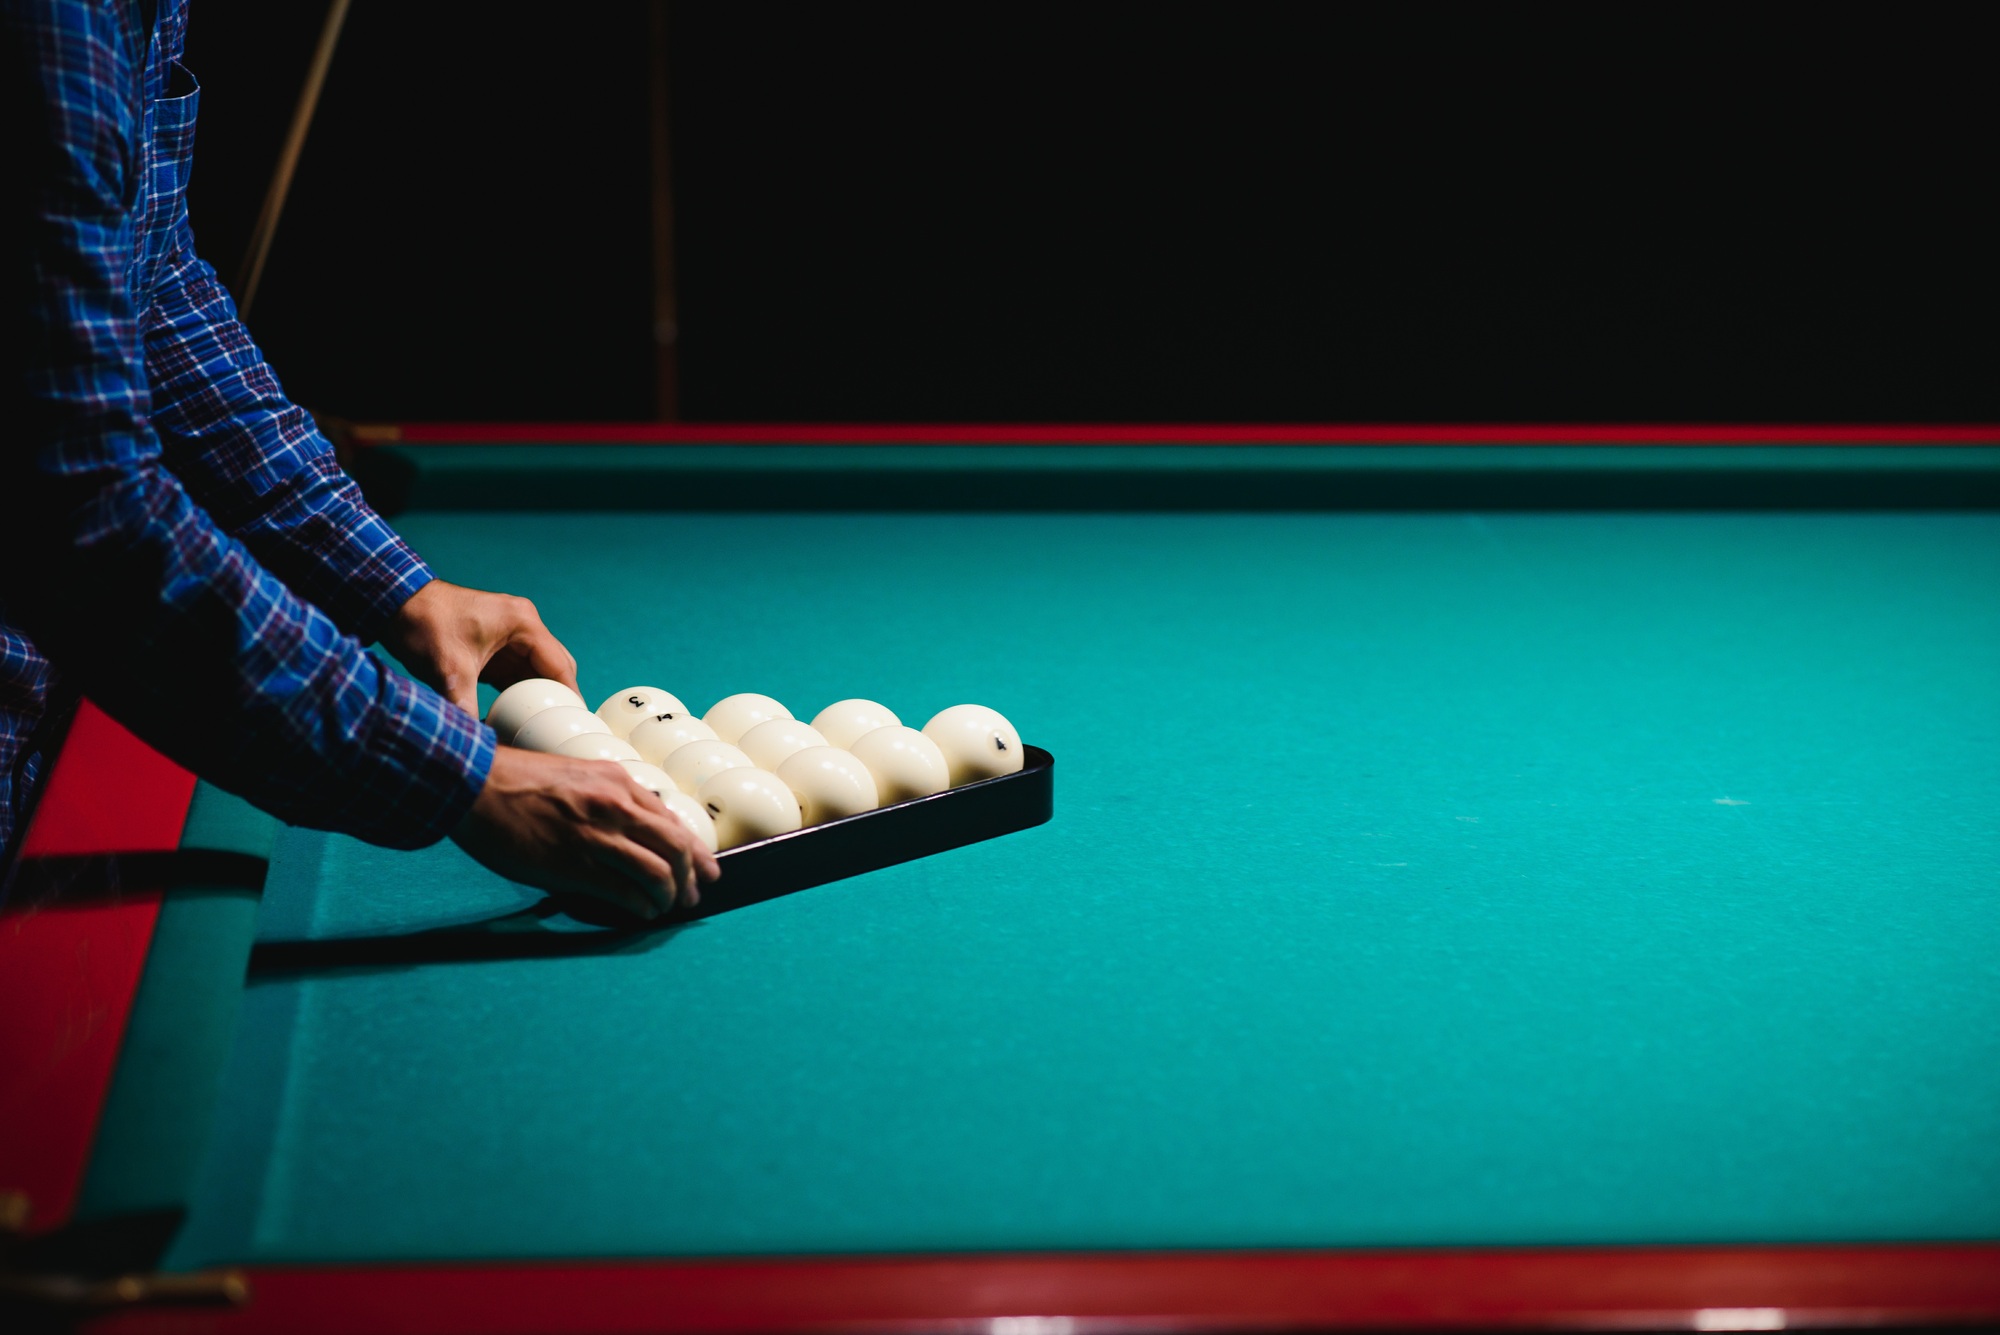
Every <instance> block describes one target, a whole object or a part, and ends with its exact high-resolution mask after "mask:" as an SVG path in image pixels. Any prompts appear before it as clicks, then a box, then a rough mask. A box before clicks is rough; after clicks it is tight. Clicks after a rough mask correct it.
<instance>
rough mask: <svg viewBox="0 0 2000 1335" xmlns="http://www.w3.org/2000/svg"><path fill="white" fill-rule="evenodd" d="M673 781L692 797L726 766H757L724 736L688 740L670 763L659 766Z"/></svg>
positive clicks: (748, 767)
mask: <svg viewBox="0 0 2000 1335" xmlns="http://www.w3.org/2000/svg"><path fill="white" fill-rule="evenodd" d="M660 768H661V769H663V770H665V771H666V772H667V774H668V776H669V777H671V778H672V779H673V781H674V785H675V786H676V787H677V788H679V789H680V790H681V791H682V792H684V793H686V794H687V795H688V796H689V797H693V796H695V795H696V794H697V793H699V792H700V791H701V786H702V785H703V784H704V783H707V782H708V781H709V780H710V779H712V778H714V777H715V776H716V775H718V774H720V773H722V771H724V770H726V769H754V768H756V767H755V766H754V765H752V764H751V763H750V757H749V756H746V755H744V754H743V753H742V752H741V751H739V750H737V749H736V748H735V747H733V746H731V745H730V744H729V743H728V742H725V741H722V740H721V739H719V738H717V739H712V740H709V741H706V742H689V743H688V744H687V745H686V746H683V747H681V748H680V749H679V750H677V751H675V752H674V753H673V754H672V755H670V756H668V757H667V763H666V764H664V765H662V766H660Z"/></svg>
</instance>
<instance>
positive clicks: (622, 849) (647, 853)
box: [592, 838, 676, 918]
mask: <svg viewBox="0 0 2000 1335" xmlns="http://www.w3.org/2000/svg"><path fill="white" fill-rule="evenodd" d="M592 857H593V858H594V859H595V860H596V861H597V863H598V864H599V866H601V867H602V868H603V869H604V870H606V871H607V872H610V873H612V875H613V877H615V879H613V880H608V881H601V882H599V885H600V886H601V888H602V889H603V890H604V891H606V892H607V897H612V896H615V898H614V902H617V903H623V904H625V906H626V907H628V908H631V909H632V911H633V912H635V913H637V914H638V915H639V916H640V917H642V918H657V917H659V916H660V915H661V914H663V913H667V912H670V911H671V910H672V909H673V907H674V885H675V880H676V878H675V875H674V869H673V868H672V867H671V866H669V865H668V864H667V863H666V861H665V860H663V859H662V858H660V857H658V856H657V855H655V854H654V853H653V852H652V851H651V850H649V849H647V848H645V847H643V846H642V845H640V844H639V843H637V842H636V841H634V840H631V839H621V838H612V839H609V840H607V841H606V842H604V843H603V844H601V845H599V846H598V847H597V848H596V849H595V850H593V853H592Z"/></svg>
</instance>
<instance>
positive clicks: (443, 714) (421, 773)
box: [337, 668, 497, 848]
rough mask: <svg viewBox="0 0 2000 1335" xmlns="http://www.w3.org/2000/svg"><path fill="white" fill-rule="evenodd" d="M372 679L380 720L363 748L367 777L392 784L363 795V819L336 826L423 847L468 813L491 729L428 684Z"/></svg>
mask: <svg viewBox="0 0 2000 1335" xmlns="http://www.w3.org/2000/svg"><path fill="white" fill-rule="evenodd" d="M379 674H380V686H379V687H378V693H377V696H376V699H377V701H378V703H379V704H380V706H381V708H380V710H379V711H378V713H377V718H378V719H380V720H381V721H380V722H379V723H378V724H377V726H376V727H375V729H374V730H373V732H372V735H371V736H370V737H369V738H368V739H367V741H366V746H367V749H368V751H369V753H370V757H371V760H373V761H375V762H376V764H375V766H374V768H375V772H376V773H377V774H378V775H383V776H387V775H395V776H397V780H398V781H396V782H394V783H393V787H394V788H395V791H393V792H383V791H379V790H377V791H374V792H371V793H369V794H368V806H369V807H370V808H371V810H370V811H369V812H368V813H367V816H364V817H363V818H362V819H360V820H357V821H352V822H342V823H341V824H340V825H339V826H338V827H337V828H341V829H346V830H348V831H349V832H350V833H353V834H356V835H359V836H360V837H361V838H363V839H366V840H368V841H369V842H370V843H377V844H382V845H385V846H386V847H390V848H425V847H428V846H429V845H431V844H434V843H436V842H437V841H438V840H440V839H442V838H444V837H445V836H446V835H448V834H450V833H451V832H452V831H453V830H454V829H456V828H457V827H458V823H459V821H461V820H463V819H464V818H465V813H466V812H468V811H470V810H471V809H472V804H473V803H474V802H475V801H477V800H478V798H479V794H480V791H481V790H482V789H484V788H485V787H486V778H487V775H488V774H490V773H491V772H492V769H493V754H494V752H495V750H496V749H497V744H496V743H495V741H494V738H493V733H492V730H491V729H489V728H487V727H486V725H485V724H483V723H481V722H480V721H479V720H478V719H476V718H474V717H472V715H470V714H468V713H466V712H465V711H464V710H462V709H460V708H459V707H458V706H457V705H455V704H452V703H451V702H450V701H449V700H446V699H445V698H444V697H443V696H441V695H439V694H438V693H437V692H435V691H433V690H431V689H430V688H429V687H428V686H424V685H422V684H421V683H418V682H415V681H412V680H410V679H409V678H408V677H405V676H403V675H401V674H400V673H396V672H391V671H389V670H388V669H387V668H380V669H379ZM355 814H356V815H361V813H358V812H357V813H355ZM369 817H372V818H373V819H372V820H371V819H369ZM370 824H374V825H375V828H373V829H370V828H368V826H369V825H370Z"/></svg>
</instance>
